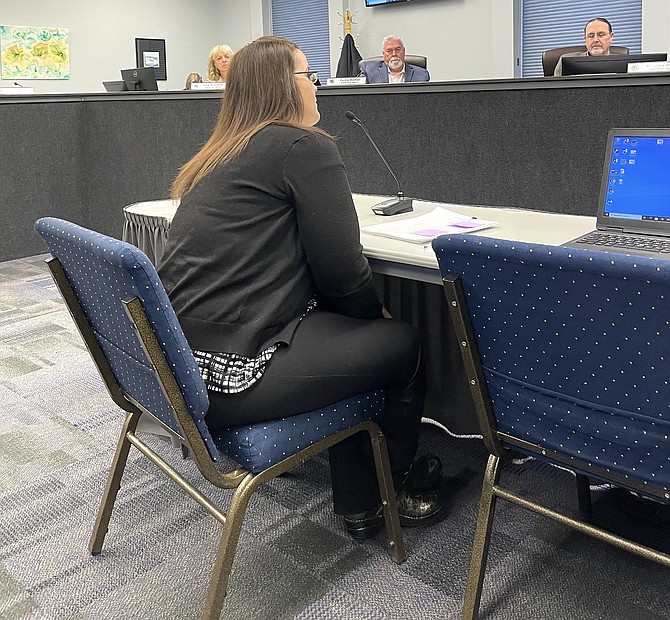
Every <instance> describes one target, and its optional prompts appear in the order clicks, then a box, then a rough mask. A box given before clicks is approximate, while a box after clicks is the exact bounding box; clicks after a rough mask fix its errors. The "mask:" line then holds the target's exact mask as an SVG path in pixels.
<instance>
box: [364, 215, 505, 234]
mask: <svg viewBox="0 0 670 620" xmlns="http://www.w3.org/2000/svg"><path fill="white" fill-rule="evenodd" d="M497 223H498V222H494V221H491V220H482V219H479V218H476V217H468V216H465V215H461V214H460V213H455V212H454V211H449V209H445V208H443V207H435V208H434V209H433V210H432V211H430V212H428V213H424V214H423V215H419V216H418V217H411V218H407V219H403V220H395V221H393V222H384V223H383V224H372V225H371V226H364V227H363V228H361V230H362V231H363V232H366V233H370V234H371V235H380V236H382V237H390V238H391V239H401V240H402V241H411V242H413V243H425V242H426V241H431V240H432V239H435V237H439V236H440V235H454V234H462V233H469V232H475V231H476V230H482V229H484V228H489V227H490V226H495V225H496V224H497Z"/></svg>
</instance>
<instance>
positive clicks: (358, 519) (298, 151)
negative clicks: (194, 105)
mask: <svg viewBox="0 0 670 620" xmlns="http://www.w3.org/2000/svg"><path fill="white" fill-rule="evenodd" d="M316 79H317V74H316V72H315V71H311V70H310V68H309V66H308V64H307V59H306V58H305V55H304V54H303V53H302V52H301V51H300V49H298V47H297V46H296V45H294V44H293V43H291V42H290V41H288V40H287V39H283V38H281V37H275V36H265V37H261V38H260V39H257V40H256V41H254V42H252V43H250V44H248V45H247V46H245V47H244V48H243V49H242V50H240V51H239V52H237V53H236V54H235V57H234V58H233V60H232V62H231V66H230V72H229V74H228V81H227V86H226V90H225V91H224V93H223V97H222V104H221V110H220V113H219V116H218V119H217V122H216V125H215V127H214V131H213V133H212V135H211V137H210V138H209V140H208V141H207V142H206V144H205V145H204V146H203V147H202V149H201V150H200V152H198V153H197V154H196V155H195V156H194V157H193V159H191V160H190V161H189V162H188V163H186V164H185V165H184V166H183V167H182V169H181V170H180V172H179V175H178V176H177V178H176V180H175V182H174V185H173V191H172V195H173V198H175V199H180V200H181V206H180V207H179V210H178V211H177V213H176V215H175V217H174V220H173V221H172V225H171V229H170V238H169V240H168V243H167V247H166V248H165V254H164V256H163V260H162V263H161V266H160V269H159V274H160V276H161V278H162V280H163V282H164V284H165V287H166V289H167V291H168V294H169V296H170V300H171V301H172V304H173V306H174V309H175V311H176V312H177V316H178V317H179V321H180V323H181V325H182V327H183V329H184V332H185V334H186V337H187V339H188V341H189V343H190V345H191V347H193V349H194V354H195V357H196V360H197V361H198V365H199V367H200V369H201V372H202V375H203V377H204V380H205V383H206V384H207V387H208V391H209V398H210V403H211V405H210V410H209V412H208V414H207V423H208V425H209V426H210V428H213V429H216V428H221V427H230V426H235V425H239V424H244V423H256V422H260V421H263V420H268V419H276V418H282V417H285V416H290V415H295V414H299V413H304V412H307V411H312V410H314V409H319V408H321V407H324V406H326V405H329V404H332V403H335V402H337V401H340V400H342V399H344V398H347V397H349V396H355V395H356V394H361V393H364V392H367V391H370V390H375V389H383V390H385V391H386V401H385V410H384V413H383V415H382V416H381V417H380V419H379V420H378V422H379V424H380V426H381V427H382V429H383V431H384V433H385V435H386V438H387V441H388V446H389V454H390V459H391V466H392V470H393V474H394V480H395V483H396V489H398V506H399V511H400V518H401V523H403V524H405V525H420V524H425V523H428V522H435V521H437V520H439V519H440V518H442V517H443V516H444V514H445V511H444V509H443V505H442V504H441V500H440V497H439V492H438V490H439V483H440V481H441V463H440V461H439V459H438V458H437V457H433V456H424V457H422V458H421V459H418V460H417V461H415V462H414V464H413V463H412V461H413V459H414V456H415V453H416V449H417V442H418V435H419V427H420V424H421V415H422V410H423V401H424V392H425V379H424V372H423V365H422V362H421V343H420V340H419V337H418V334H417V332H416V330H415V329H414V328H413V327H411V326H410V325H407V324H405V323H401V322H400V321H396V320H393V319H392V318H390V317H389V316H388V313H387V312H386V311H385V310H384V308H383V307H382V305H381V303H380V302H379V300H378V298H377V295H376V293H375V289H374V287H373V283H372V272H371V270H370V266H369V264H368V261H367V259H366V258H365V256H364V255H363V249H362V247H361V244H360V232H359V226H358V218H357V215H356V211H355V208H354V203H353V200H352V197H351V190H350V188H349V183H348V181H347V177H346V173H345V170H344V164H343V163H342V159H341V158H340V154H339V152H338V150H337V146H336V145H335V142H334V141H333V139H332V138H331V137H330V136H329V135H328V134H326V132H324V131H322V130H321V129H318V128H316V127H314V125H315V124H316V123H317V122H318V120H319V111H318V108H317V102H316V87H315V86H314V83H315V82H316ZM384 317H386V318H384ZM330 465H331V480H332V487H333V500H334V507H335V511H336V513H338V514H341V515H345V522H346V525H347V528H348V530H349V532H350V533H351V534H352V535H353V536H354V537H356V538H364V537H367V536H371V535H372V534H374V533H375V532H377V531H379V529H381V527H382V524H383V515H382V512H381V509H380V498H379V492H378V488H377V481H376V477H375V470H374V464H373V459H372V451H371V449H370V445H369V441H366V438H365V437H364V436H363V434H361V433H359V434H357V435H355V436H353V437H352V438H350V439H349V440H347V441H345V442H342V443H340V444H338V445H337V446H335V447H334V448H332V449H331V450H330Z"/></svg>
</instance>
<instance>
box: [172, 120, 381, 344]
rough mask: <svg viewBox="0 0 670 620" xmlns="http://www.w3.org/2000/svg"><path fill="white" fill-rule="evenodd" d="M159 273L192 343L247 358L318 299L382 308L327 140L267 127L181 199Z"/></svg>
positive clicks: (377, 313)
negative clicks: (311, 301) (308, 304)
mask: <svg viewBox="0 0 670 620" xmlns="http://www.w3.org/2000/svg"><path fill="white" fill-rule="evenodd" d="M159 274H160V277H161V279H162V281H163V283H164V285H165V288H166V289H167V291H168V295H169V297H170V301H171V302H172V305H173V307H174V309H175V311H176V313H177V316H178V318H179V322H180V323H181V325H182V328H183V330H184V333H185V334H186V338H187V340H188V341H189V344H190V346H191V347H192V348H194V349H201V350H205V351H217V352H227V353H237V354H240V355H244V356H246V357H254V356H255V355H256V354H257V353H259V352H260V351H261V350H262V349H264V348H265V347H267V346H269V345H270V344H273V343H275V342H286V343H290V341H291V338H292V335H293V332H294V331H295V328H296V327H297V324H298V321H299V318H300V316H301V315H302V314H303V313H304V312H305V309H306V307H307V303H308V301H309V300H310V299H311V298H312V297H316V298H317V299H318V304H319V306H318V307H319V308H320V309H326V310H331V311H335V312H339V313H341V314H345V315H348V316H353V317H359V318H380V317H381V304H380V303H379V301H378V299H377V296H376V293H375V290H374V288H373V284H372V274H371V271H370V266H369V265H368V262H367V259H366V258H365V257H364V256H363V248H362V247H361V244H360V231H359V226H358V218H357V216H356V211H355V208H354V204H353V200H352V198H351V190H350V188H349V183H348V181H347V177H346V173H345V170H344V164H343V163H342V159H341V157H340V155H339V152H338V150H337V147H336V145H335V143H334V142H333V140H331V139H330V138H327V137H324V136H321V135H318V134H313V133H310V132H308V131H305V130H302V129H296V128H292V127H285V126H279V125H273V126H270V127H267V128H265V129H263V130H261V131H260V132H259V133H257V134H256V135H255V136H254V137H253V138H252V139H251V141H250V142H249V145H248V146H247V148H246V149H244V151H243V152H242V153H241V154H240V155H239V156H238V157H237V158H236V159H234V160H233V161H232V162H229V163H227V164H225V165H220V166H217V167H216V168H215V169H214V170H213V171H212V172H211V173H210V174H209V175H208V176H207V177H205V178H204V179H203V180H202V181H201V182H200V183H199V184H198V185H197V186H196V187H195V188H193V189H192V190H191V191H190V192H189V193H188V194H187V195H186V196H184V198H183V199H182V201H181V204H180V206H179V209H178V210H177V213H176V215H175V217H174V219H173V221H172V225H171V227H170V237H169V240H168V243H167V247H166V248H165V253H164V255H163V260H162V264H161V265H160V268H159Z"/></svg>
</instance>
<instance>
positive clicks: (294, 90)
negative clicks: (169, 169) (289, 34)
mask: <svg viewBox="0 0 670 620" xmlns="http://www.w3.org/2000/svg"><path fill="white" fill-rule="evenodd" d="M297 49H299V48H298V46H297V45H296V44H295V43H293V42H292V41H289V40H288V39H284V38H283V37H277V36H264V37H260V38H258V39H256V40H255V41H252V42H251V43H249V44H248V45H246V46H245V47H243V48H242V49H241V50H240V51H239V52H237V53H236V54H235V57H234V58H233V60H232V61H231V63H230V69H229V70H228V81H227V83H226V89H225V90H224V91H223V96H222V98H221V109H220V111H219V116H218V118H217V120H216V124H215V126H214V130H213V131H212V135H211V136H210V137H209V139H208V140H207V142H206V143H205V145H204V146H203V147H202V148H201V149H200V151H199V152H198V153H197V154H196V155H195V156H194V157H193V158H192V159H191V160H190V161H189V162H187V163H186V164H184V166H182V168H181V169H180V171H179V174H178V175H177V178H176V179H175V181H174V183H173V184H172V197H173V198H175V199H176V198H181V197H182V196H184V195H185V194H187V193H188V192H189V191H190V190H191V189H192V188H193V187H195V186H196V185H197V184H198V183H199V182H200V181H201V180H202V179H203V178H204V177H205V176H207V175H208V174H209V173H210V172H211V171H212V170H213V169H214V168H215V167H216V166H217V165H219V164H225V163H227V162H229V161H231V160H233V159H234V158H235V157H237V156H238V155H239V154H240V153H241V152H242V151H243V150H244V148H245V147H246V146H247V144H248V143H249V140H250V139H251V138H252V137H253V136H254V135H255V134H256V133H258V132H259V131H260V130H261V129H263V128H264V127H267V126H268V125H272V124H275V125H288V126H291V127H300V128H301V129H304V130H305V131H311V132H314V133H319V134H321V135H325V136H327V135H328V134H327V133H326V132H325V131H323V130H322V129H318V128H316V127H304V126H302V125H301V124H300V123H301V121H302V118H303V114H304V111H303V102H302V97H301V95H300V91H299V89H298V86H297V84H296V80H295V75H294V71H295V51H296V50H297Z"/></svg>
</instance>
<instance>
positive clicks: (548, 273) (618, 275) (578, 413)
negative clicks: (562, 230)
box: [433, 235, 670, 500]
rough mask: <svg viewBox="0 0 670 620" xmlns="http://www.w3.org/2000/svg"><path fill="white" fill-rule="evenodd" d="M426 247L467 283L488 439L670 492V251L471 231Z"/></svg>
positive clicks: (447, 272) (654, 491)
mask: <svg viewBox="0 0 670 620" xmlns="http://www.w3.org/2000/svg"><path fill="white" fill-rule="evenodd" d="M433 248H434V250H435V252H436V255H437V259H438V262H439V266H440V272H441V274H442V277H443V280H445V291H447V289H448V288H449V284H448V283H449V282H450V281H451V280H454V279H457V280H458V281H459V282H460V284H461V285H462V289H463V292H464V299H465V305H466V306H467V311H468V314H469V320H470V322H471V325H472V333H473V339H474V341H475V342H476V347H475V348H476V349H477V350H478V355H479V359H480V360H481V369H482V371H483V376H484V379H485V382H484V383H485V386H484V385H482V386H481V387H482V389H484V390H485V391H487V392H488V395H486V396H485V397H483V399H482V400H483V401H489V402H490V408H489V409H488V411H487V410H486V407H481V406H480V407H477V408H478V418H479V422H480V425H481V426H482V432H483V433H484V435H485V437H486V435H487V433H486V432H485V429H486V428H487V426H488V427H491V432H490V433H489V435H490V437H489V440H488V443H487V445H488V447H489V450H491V451H492V452H493V453H498V452H496V450H498V448H499V446H496V445H495V444H496V441H497V440H499V439H500V438H501V437H502V444H500V445H503V447H504V446H505V442H507V444H506V447H510V445H511V446H513V448H514V449H515V450H522V451H524V450H525V449H528V450H530V451H531V452H532V453H535V454H537V455H539V456H540V458H542V455H545V456H547V457H549V458H550V459H553V460H557V461H560V462H562V463H564V464H567V465H568V466H570V467H571V468H573V469H576V470H578V471H579V470H581V471H582V472H586V473H588V475H594V476H596V477H601V478H604V479H605V480H611V481H613V482H615V483H616V484H620V485H621V486H624V487H628V488H635V489H636V490H640V491H642V492H644V493H649V494H651V495H654V496H655V497H660V498H661V499H664V498H665V499H666V500H667V499H670V492H669V489H670V463H669V462H668V436H669V435H670V363H669V362H670V359H669V358H670V352H669V351H670V349H669V346H668V335H669V334H670V261H667V260H662V259H656V258H647V257H633V256H626V255H623V254H616V253H606V252H592V251H588V250H574V249H570V248H565V247H552V246H544V245H539V244H528V243H519V242H512V241H504V240H500V239H491V238H485V237H479V236H474V235H459V236H443V237H439V238H438V239H436V240H435V241H434V242H433ZM447 296H449V293H447ZM448 305H449V306H450V311H452V312H454V311H456V309H457V306H459V305H462V304H458V303H452V302H451V301H450V302H449V304H448ZM452 318H453V314H452ZM457 333H458V330H457ZM460 340H461V337H460V336H459V341H460ZM474 365H475V366H476V365H477V364H476V363H475V364H474ZM468 378H469V379H470V380H475V379H474V376H470V375H469V377H468ZM475 381H476V380H475ZM473 395H475V394H473ZM475 396H476V395H475ZM659 489H661V490H659Z"/></svg>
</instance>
